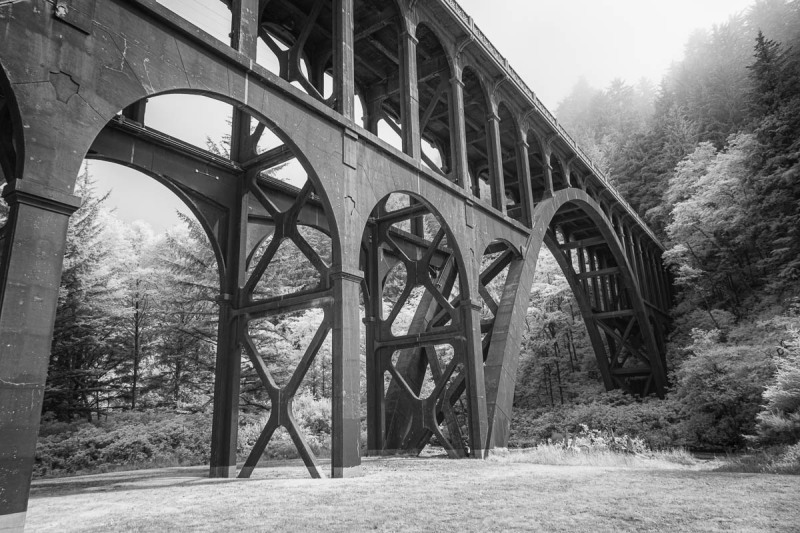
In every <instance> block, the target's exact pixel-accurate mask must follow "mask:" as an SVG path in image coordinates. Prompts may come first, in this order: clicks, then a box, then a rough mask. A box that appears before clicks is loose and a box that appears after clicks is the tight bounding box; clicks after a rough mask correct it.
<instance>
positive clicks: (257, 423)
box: [34, 395, 331, 476]
mask: <svg viewBox="0 0 800 533" xmlns="http://www.w3.org/2000/svg"><path fill="white" fill-rule="evenodd" d="M293 408H294V413H295V418H296V420H297V423H298V425H299V426H300V431H301V433H303V436H304V438H305V439H306V442H307V443H308V444H309V446H310V447H311V449H312V450H313V451H314V453H315V454H317V455H319V456H324V455H327V454H329V453H330V447H331V436H330V433H331V406H330V401H328V400H315V399H314V398H312V397H310V396H307V395H302V396H298V397H297V398H296V399H295V401H294V406H293ZM267 418H268V415H260V414H259V415H254V414H244V415H242V417H241V420H240V426H239V447H238V449H237V454H238V456H239V459H240V460H244V459H245V458H246V457H247V455H248V454H249V453H250V450H251V449H252V447H253V444H255V441H256V439H258V436H259V435H260V434H261V430H262V429H263V428H264V425H265V424H266V421H267ZM210 438H211V415H210V414H209V413H196V414H177V413H174V412H157V411H148V412H128V413H118V414H114V415H110V416H108V417H107V418H105V419H104V420H102V421H100V422H97V423H89V422H77V423H71V424H70V423H65V422H57V421H48V420H45V421H44V422H43V424H42V428H41V430H40V432H39V441H38V443H37V445H36V462H35V465H34V475H35V476H52V475H56V476H57V475H64V474H76V473H85V474H88V473H94V472H108V471H113V470H130V469H136V468H153V467H166V466H178V465H201V464H208V461H209V451H210ZM265 456H266V457H269V458H280V459H294V458H296V457H298V454H297V449H296V447H295V445H294V443H293V442H292V440H291V438H290V437H289V435H288V433H287V432H285V431H283V430H280V431H278V432H276V434H275V436H274V437H273V440H272V441H271V442H270V444H269V447H268V448H267V451H266V453H265Z"/></svg>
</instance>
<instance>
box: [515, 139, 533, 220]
mask: <svg viewBox="0 0 800 533" xmlns="http://www.w3.org/2000/svg"><path fill="white" fill-rule="evenodd" d="M517 175H518V176H519V195H520V202H522V210H523V219H522V220H523V224H525V225H526V226H528V227H531V225H532V224H533V208H534V205H533V192H532V187H531V162H530V159H529V154H528V143H527V142H526V141H525V139H524V138H523V137H522V136H521V135H520V138H519V140H518V141H517Z"/></svg>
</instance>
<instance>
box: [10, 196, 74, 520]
mask: <svg viewBox="0 0 800 533" xmlns="http://www.w3.org/2000/svg"><path fill="white" fill-rule="evenodd" d="M4 196H5V197H6V199H7V200H8V203H9V205H10V207H11V211H10V213H9V218H8V222H7V224H6V227H5V232H4V233H5V235H4V239H3V241H2V243H3V252H2V254H0V255H2V263H0V338H2V339H3V342H2V343H1V344H0V531H22V529H23V526H24V524H25V514H26V512H27V508H28V494H29V492H30V481H31V473H32V471H33V461H34V450H35V449H36V438H37V435H38V433H39V420H40V417H41V412H42V400H43V397H44V387H45V381H46V379H47V366H48V363H49V359H50V346H51V343H52V338H53V323H54V321H55V313H56V306H57V304H58V288H59V285H60V281H61V267H62V263H63V260H64V248H65V243H66V235H67V225H68V222H69V215H70V214H72V212H74V211H75V209H77V208H78V207H79V205H80V200H79V199H77V198H75V197H73V196H69V195H58V196H56V195H54V194H51V193H49V191H48V192H47V193H46V192H44V189H41V190H40V187H38V186H36V185H35V184H33V183H27V182H26V183H23V182H22V181H17V182H16V183H14V184H11V185H8V186H7V187H6V191H5V193H4Z"/></svg>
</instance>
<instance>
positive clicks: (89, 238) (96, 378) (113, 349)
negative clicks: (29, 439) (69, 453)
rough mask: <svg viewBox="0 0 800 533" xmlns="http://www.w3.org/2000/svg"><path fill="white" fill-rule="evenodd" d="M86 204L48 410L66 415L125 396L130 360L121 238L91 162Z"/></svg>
mask: <svg viewBox="0 0 800 533" xmlns="http://www.w3.org/2000/svg"><path fill="white" fill-rule="evenodd" d="M76 194H77V195H78V196H80V197H81V198H82V199H83V200H82V204H81V207H80V208H79V209H78V210H77V211H76V212H75V214H74V215H73V216H72V218H71V220H70V224H69V229H68V231H67V244H66V251H65V254H64V268H63V273H62V277H61V287H60V290H59V298H58V309H57V311H56V321H55V329H54V333H53V344H52V352H51V356H50V367H49V373H48V379H47V390H46V394H45V400H44V410H45V411H50V412H53V413H55V415H56V416H57V417H58V418H59V419H62V420H71V419H73V418H74V417H76V416H78V417H85V418H87V419H89V420H91V419H92V417H93V413H94V412H97V413H98V415H99V413H100V412H102V410H103V409H104V408H105V407H106V406H108V405H109V404H110V403H114V402H116V400H117V398H118V396H119V388H118V385H119V379H120V369H121V368H122V366H123V364H124V358H123V354H122V352H121V350H120V341H121V339H120V336H119V331H118V329H117V328H116V327H115V326H116V325H115V317H116V316H117V313H118V310H119V309H120V307H121V301H122V294H123V293H122V287H121V285H120V283H119V281H118V280H117V279H116V276H115V268H116V265H115V264H114V262H113V261H112V260H111V259H112V258H113V257H114V253H113V247H114V246H115V240H114V236H113V235H109V234H108V232H107V231H106V230H105V227H106V226H107V221H108V218H109V214H108V212H107V211H106V210H105V207H104V203H105V201H106V199H107V196H108V195H105V196H102V197H98V196H97V195H96V193H95V191H94V182H93V181H92V178H91V176H90V175H89V170H88V167H87V168H86V170H85V171H84V172H83V173H82V174H81V175H80V176H79V178H78V181H77V185H76Z"/></svg>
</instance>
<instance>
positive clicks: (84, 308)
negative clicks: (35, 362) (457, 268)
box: [0, 0, 800, 474]
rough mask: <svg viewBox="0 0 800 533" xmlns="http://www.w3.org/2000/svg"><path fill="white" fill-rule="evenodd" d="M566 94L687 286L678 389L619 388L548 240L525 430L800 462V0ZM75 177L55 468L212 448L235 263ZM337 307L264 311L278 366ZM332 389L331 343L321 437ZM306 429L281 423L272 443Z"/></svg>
mask: <svg viewBox="0 0 800 533" xmlns="http://www.w3.org/2000/svg"><path fill="white" fill-rule="evenodd" d="M557 115H558V118H559V121H560V122H561V123H562V124H563V125H564V126H565V127H566V128H567V129H568V130H569V131H570V132H571V134H572V135H573V136H574V137H575V139H576V140H577V141H578V142H579V143H580V144H581V145H582V146H583V147H584V148H585V151H586V152H587V153H588V154H589V155H590V156H591V157H592V158H593V159H594V160H595V161H596V162H597V163H598V164H599V165H600V166H601V167H602V168H603V169H604V170H605V171H606V172H607V173H608V175H609V176H610V178H611V180H612V181H613V182H614V184H615V185H616V186H617V187H618V188H619V190H620V191H622V193H623V194H624V195H625V197H626V198H627V199H628V200H629V202H630V203H631V204H632V205H633V206H634V208H635V209H637V210H638V211H639V212H640V213H641V214H642V215H643V216H644V217H645V218H646V219H647V221H648V222H649V223H650V224H651V225H652V227H653V228H654V229H655V230H656V231H657V232H658V234H659V236H660V237H661V239H662V241H663V243H664V245H665V247H666V249H667V252H666V254H665V258H666V260H667V262H668V266H669V268H670V270H671V272H672V273H673V275H674V278H675V281H676V283H677V286H678V288H679V294H678V296H677V299H676V301H675V302H674V303H675V307H674V309H673V318H674V330H673V332H672V335H671V343H670V348H669V353H668V366H669V370H670V381H671V389H670V392H669V394H668V396H667V398H666V399H663V400H662V399H657V398H645V399H640V398H634V397H631V396H628V395H625V394H623V393H621V392H618V391H617V392H612V393H606V392H605V391H604V389H603V386H602V382H601V380H600V376H599V371H598V368H597V363H596V361H595V358H594V354H593V353H592V351H591V348H590V345H589V342H588V339H587V334H586V328H585V327H584V324H583V321H582V319H581V315H580V313H579V312H578V307H577V305H576V303H575V301H574V299H573V297H572V295H571V292H570V289H569V286H568V284H567V282H566V280H565V279H564V277H563V276H562V275H561V273H560V271H559V268H558V265H557V264H556V262H555V260H554V259H553V258H552V257H550V256H549V254H548V252H543V254H542V257H541V258H540V260H539V263H538V265H539V266H538V271H537V274H536V279H535V283H534V287H533V291H532V293H531V299H530V306H529V309H528V316H527V333H526V335H525V338H524V340H523V343H522V347H521V348H522V351H521V355H520V357H521V361H520V366H519V373H518V380H517V388H516V396H515V408H516V411H515V418H514V422H513V424H512V432H513V438H512V444H513V445H517V446H521V445H529V444H533V443H537V442H542V441H545V440H547V439H553V438H559V436H563V435H565V434H569V433H574V432H576V431H580V430H581V427H582V425H584V426H586V428H589V429H590V430H591V429H593V430H602V431H607V432H613V433H615V434H627V435H630V436H632V437H638V438H641V439H642V440H643V441H645V442H647V443H648V444H649V445H650V446H651V447H654V448H660V447H675V446H682V447H689V448H691V449H698V450H741V449H744V448H745V447H747V446H750V447H752V446H760V447H765V449H769V448H768V447H769V446H789V445H794V447H793V448H776V449H775V450H774V457H777V458H778V459H775V460H776V461H778V460H781V461H790V462H791V461H794V462H795V463H797V464H796V465H795V468H797V469H798V470H800V448H798V445H797V444H796V443H797V441H798V439H800V338H799V337H798V329H799V328H800V0H795V1H791V2H787V1H785V0H760V1H758V2H756V3H755V4H754V5H753V7H752V8H751V9H750V10H748V11H747V12H745V13H743V14H741V15H740V16H738V17H735V18H733V19H731V20H729V21H727V22H724V23H722V24H720V25H718V26H716V27H714V28H711V29H708V30H704V31H698V32H697V33H696V34H695V35H694V36H693V37H692V39H691V40H690V41H689V42H688V43H687V45H686V55H685V57H684V58H683V60H681V61H680V62H677V63H675V64H674V65H673V66H672V68H671V70H670V72H669V73H668V74H667V75H666V76H665V77H664V79H663V80H660V83H658V84H657V85H656V84H654V83H650V82H648V81H646V80H642V81H638V82H636V83H635V84H633V85H631V84H629V83H627V82H625V81H623V80H616V81H614V82H612V83H611V84H610V85H609V86H608V87H606V88H594V87H591V86H589V84H588V83H586V82H585V81H581V82H579V83H578V84H577V85H576V86H575V88H574V90H573V92H572V94H571V95H570V96H569V97H568V98H566V99H565V100H564V101H563V102H562V103H561V105H560V106H559V108H558V110H557ZM211 148H212V149H214V150H217V151H224V150H225V149H226V148H225V146H219V147H217V146H212V147H211ZM77 194H79V195H81V196H82V197H83V198H84V203H83V206H82V207H81V209H80V210H79V211H78V212H77V213H76V214H75V216H74V217H73V219H72V221H71V224H70V229H69V235H68V246H67V253H66V256H65V264H64V274H63V278H62V287H61V293H60V299H59V307H58V316H57V320H56V328H55V336H54V340H53V350H52V357H51V365H50V373H49V377H48V383H47V391H46V397H45V404H44V410H45V420H46V423H45V424H44V425H43V429H42V433H41V436H40V443H39V448H38V452H37V453H38V455H37V458H38V465H39V466H38V469H39V473H40V474H43V473H52V472H63V471H70V472H74V471H81V470H84V469H92V468H95V467H96V466H97V465H99V464H111V465H114V464H119V465H122V464H130V463H146V464H152V463H156V464H175V463H180V462H203V461H206V460H207V456H208V449H207V448H208V436H209V427H210V410H211V395H212V389H213V381H214V380H213V369H214V361H215V356H216V327H217V324H216V320H217V311H218V310H217V304H216V298H217V297H218V295H217V292H218V289H217V286H218V285H217V283H218V279H217V275H218V274H217V271H216V264H215V259H214V255H213V252H212V251H211V249H210V246H209V245H208V243H207V240H206V238H205V236H204V233H203V231H202V229H201V228H200V226H199V225H198V224H197V222H196V221H194V220H192V219H189V218H186V219H185V220H184V224H183V225H182V226H180V227H176V228H173V229H172V230H170V231H168V232H167V233H166V234H163V235H155V234H153V232H152V231H151V230H150V229H149V228H148V227H147V226H146V225H144V224H133V225H130V226H125V225H123V224H121V223H120V222H119V221H118V220H117V219H116V218H115V217H114V215H113V213H112V212H111V211H110V210H109V208H108V207H107V206H106V205H105V204H106V201H105V199H104V198H103V197H99V196H98V195H97V193H96V192H95V191H94V189H93V185H92V178H91V175H90V172H88V171H87V172H86V173H84V174H83V175H82V176H81V177H80V179H79V183H78V187H77ZM2 215H3V212H2V211H0V217H2ZM307 239H308V240H309V242H312V244H313V245H314V246H315V248H316V249H318V250H320V251H321V252H322V253H323V254H324V250H325V249H326V247H329V243H327V242H326V241H325V238H324V236H322V235H321V234H320V235H311V234H309V235H308V236H307ZM268 242H269V240H267V241H266V242H264V243H263V244H262V247H263V246H266V245H267V244H268ZM328 249H329V248H328ZM305 263H306V260H305V259H304V257H303V256H302V254H300V253H299V251H297V250H296V249H295V248H293V247H291V246H289V247H287V248H286V249H284V248H281V251H280V252H279V254H278V256H277V258H276V260H275V261H274V262H273V264H272V265H271V267H270V277H269V279H268V281H267V282H265V284H264V286H263V287H261V289H260V290H262V291H264V292H265V293H268V294H278V293H283V292H285V291H286V290H288V289H291V290H297V289H299V288H302V287H304V286H306V285H308V286H311V285H313V282H314V281H315V280H314V279H312V278H313V276H314V275H315V272H316V271H315V270H314V269H313V268H305V267H304V266H303V265H304V264H305ZM390 283H391V281H390ZM395 292H397V291H395ZM387 294H388V295H389V296H390V297H391V294H392V287H391V286H390V287H388V289H387ZM395 297H396V295H395ZM407 318H409V319H410V317H407ZM321 320H322V317H321V315H320V314H319V312H317V311H308V312H303V313H295V314H292V315H286V316H283V317H276V318H275V319H270V320H268V321H266V320H265V321H262V322H261V323H259V324H258V329H259V334H258V339H257V342H258V344H259V347H260V348H261V349H262V351H263V353H264V355H265V359H266V360H267V364H268V365H269V366H270V369H271V370H272V371H274V373H275V375H276V379H278V380H279V381H280V380H282V379H284V378H285V377H286V375H287V372H289V371H290V368H293V366H294V364H293V363H295V364H296V362H297V361H298V360H299V358H300V357H301V356H302V354H303V350H304V347H305V345H306V344H307V343H308V341H309V338H310V337H311V336H313V334H314V332H315V331H316V328H317V326H318V325H319V323H320V321H321ZM399 320H400V321H402V320H403V318H402V317H400V319H399ZM330 394H331V391H330V351H329V348H325V347H324V348H323V350H322V351H321V353H320V356H319V357H318V358H317V359H316V362H315V366H314V368H312V369H311V371H310V372H309V375H308V377H307V379H306V381H305V382H304V384H303V387H302V388H301V394H300V397H299V398H298V399H297V401H295V404H294V408H295V412H296V413H297V417H298V419H299V421H300V423H301V425H302V426H303V427H304V428H305V430H306V432H307V434H308V435H309V440H310V442H311V444H312V447H314V449H315V450H316V451H321V452H323V453H324V451H325V449H326V447H327V446H329V436H330V402H329V398H330ZM242 406H243V417H242V421H241V431H240V452H241V453H242V454H245V453H246V452H247V450H248V449H249V447H250V446H252V443H253V441H254V439H255V438H256V437H257V436H258V433H259V431H260V428H261V427H262V426H263V424H264V421H265V419H266V416H267V414H268V409H269V405H268V399H267V398H266V395H265V394H264V392H263V389H262V388H261V387H260V386H259V381H258V378H257V376H256V374H255V372H254V371H253V369H252V368H250V367H247V366H245V368H244V377H243V383H242ZM584 431H586V429H584ZM281 439H282V440H281ZM787 449H788V451H787ZM292 450H293V446H292V445H291V443H290V442H289V441H288V439H286V438H285V436H284V437H282V438H278V439H277V441H275V443H274V444H271V445H270V449H269V450H268V453H270V454H272V455H277V456H283V455H291V453H293V452H292ZM791 454H794V455H791ZM781 457H783V459H780V458H781ZM786 457H790V459H786ZM791 457H793V459H791ZM793 464H794V463H793Z"/></svg>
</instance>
